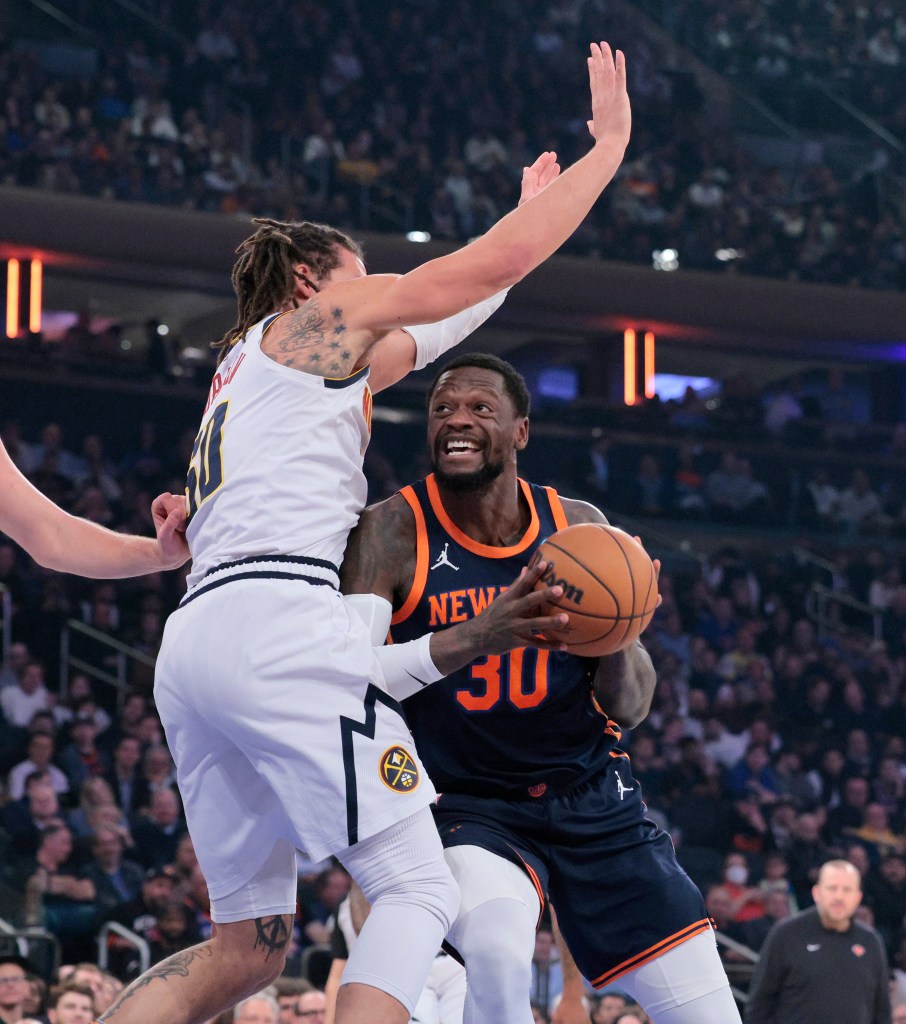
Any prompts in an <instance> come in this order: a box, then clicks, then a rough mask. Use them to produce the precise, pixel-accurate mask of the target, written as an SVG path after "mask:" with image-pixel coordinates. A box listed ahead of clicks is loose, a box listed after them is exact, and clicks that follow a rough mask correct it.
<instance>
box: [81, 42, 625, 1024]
mask: <svg viewBox="0 0 906 1024" xmlns="http://www.w3.org/2000/svg"><path fill="white" fill-rule="evenodd" d="M588 70H589V79H590V85H591V101H592V120H591V121H590V122H589V128H590V130H591V132H592V135H593V137H594V145H593V147H592V148H591V150H590V151H589V153H587V154H586V155H585V156H584V157H582V158H581V159H580V160H579V161H577V162H576V163H575V164H574V165H573V166H572V167H570V168H569V169H568V170H567V171H565V172H564V173H563V174H562V175H561V176H559V177H556V176H555V171H554V169H553V168H552V167H551V166H550V164H551V158H550V156H548V157H546V158H544V159H543V160H542V163H541V164H536V170H537V171H538V172H539V173H543V174H545V176H547V177H554V180H552V181H551V182H550V184H548V185H547V187H546V188H543V189H541V191H540V192H538V194H537V195H535V196H534V198H532V199H531V200H530V201H529V202H527V203H525V204H523V205H522V206H520V207H519V208H518V209H516V210H514V211H513V212H512V213H510V214H508V215H507V216H506V217H504V218H503V219H502V220H501V221H500V222H499V223H498V224H496V225H495V226H494V227H493V228H492V229H491V230H490V231H488V232H487V234H485V235H483V236H482V237H480V238H478V239H477V240H475V241H474V242H472V243H471V244H470V245H469V246H468V247H466V248H464V249H462V250H460V251H458V252H455V253H452V254H451V255H448V256H444V257H442V258H440V259H437V260H433V261H431V262H429V263H426V264H424V265H423V266H421V267H418V268H416V269H415V270H413V271H412V272H411V273H409V274H406V275H404V276H402V277H396V276H391V275H376V276H373V277H366V276H365V269H364V266H363V264H362V260H361V255H360V252H359V250H358V247H357V246H356V245H355V243H354V242H352V241H351V240H350V239H348V238H347V237H346V236H345V235H343V234H341V233H340V232H338V231H334V230H333V229H330V228H326V227H323V226H320V225H310V224H296V225H281V224H276V223H275V222H273V221H264V222H259V223H261V228H260V230H259V231H258V232H257V233H256V234H255V235H253V236H252V237H251V238H250V239H248V240H247V241H246V242H245V243H244V244H243V246H241V248H240V256H239V259H238V261H237V263H236V266H235V268H234V272H233V283H234V286H235V288H236V291H237V295H238V300H239V310H238V312H239V316H238V322H237V324H236V327H235V328H234V330H233V331H231V332H230V334H229V335H228V336H227V338H226V339H224V345H223V347H224V358H223V361H222V362H221V365H220V369H219V371H218V373H217V374H216V376H215V378H214V382H213V384H212V386H211V391H210V395H209V399H208V405H207V408H206V410H205V413H204V416H203V418H202V423H201V429H200V430H199V433H198V437H197V440H196V445H195V451H194V454H193V458H192V462H191V466H190V469H189V475H188V503H189V517H190V518H189V525H188V527H187V536H188V539H189V547H190V548H191V550H192V555H193V558H194V566H193V572H192V575H191V576H190V578H189V589H188V592H187V594H186V597H185V599H184V600H183V602H182V605H181V607H180V609H179V610H177V611H176V612H174V614H173V615H172V616H171V617H170V619H169V621H168V623H167V627H166V631H165V634H164V639H163V644H162V647H161V652H160V656H159V658H158V663H157V677H156V681H155V697H156V700H157V705H158V710H159V712H160V715H161V718H162V720H163V723H164V727H165V729H166V732H167V738H168V741H169V744H170V747H171V750H172V752H173V755H174V757H175V760H176V763H177V771H178V782H179V787H180V791H181V793H182V797H183V801H184V804H185V810H186V817H187V819H188V822H189V828H190V832H191V833H192V837H193V839H194V842H195V848H196V852H197V854H198V860H199V863H200V864H201V867H202V869H203V871H204V874H205V877H206V879H207V882H208V889H209V892H210V895H211V913H212V917H213V919H214V921H215V923H216V927H215V932H214V935H213V936H212V938H211V939H210V940H209V941H208V942H205V943H202V944H201V945H198V946H194V947H192V948H190V949H187V950H185V951H183V952H181V953H177V954H175V955H174V956H172V957H170V958H169V959H167V960H165V961H163V962H162V963H160V964H158V965H157V966H156V967H154V968H152V969H151V970H150V971H149V972H147V973H146V974H144V975H143V976H142V977H141V978H139V979H138V980H137V981H136V982H134V983H133V984H132V985H131V986H130V987H129V988H128V989H127V990H126V991H125V992H124V993H123V995H122V996H121V997H120V998H119V999H118V1000H117V1002H115V1003H114V1004H113V1006H112V1007H110V1008H109V1009H108V1010H107V1011H106V1012H105V1014H104V1015H103V1016H102V1018H101V1019H102V1020H103V1021H113V1022H115V1024H158V1022H159V1024H190V1022H198V1021H205V1020H207V1019H208V1018H210V1017H211V1016H213V1015H215V1014H216V1013H218V1012H220V1011H221V1010H223V1009H224V1008H226V1007H228V1006H230V1005H232V1004H234V1003H236V1002H237V1001H239V1000H240V999H242V998H243V997H245V996H246V995H248V994H250V993H252V992H255V991H258V990H260V989H261V988H262V987H264V986H265V985H267V984H269V983H270V982H271V981H272V980H273V979H274V978H275V977H277V976H278V975H279V974H280V973H281V971H282V969H283V965H284V960H285V956H286V949H287V945H288V941H289V929H290V923H291V920H292V913H293V911H294V908H295V902H296V873H295V851H294V848H295V847H298V848H301V849H304V850H305V851H306V853H307V854H308V856H309V857H310V858H312V859H314V860H318V859H321V858H323V857H326V856H327V855H329V854H335V855H336V856H337V857H338V858H339V859H340V860H341V861H342V863H343V864H344V865H345V866H346V867H347V868H348V869H349V871H350V873H351V874H352V875H353V877H354V878H355V879H356V881H357V882H358V883H359V885H360V886H361V888H362V890H363V892H364V893H365V895H366V897H367V898H368V900H369V902H370V903H371V905H372V911H371V915H370V916H369V918H368V921H367V922H366V924H365V927H364V928H363V930H362V933H361V935H360V936H359V938H358V941H357V942H356V944H355V947H354V949H353V950H352V952H351V955H350V958H349V962H348V964H347V968H346V971H345V973H344V976H343V984H342V986H341V988H340V992H339V995H338V999H337V1014H336V1021H337V1024H403V1022H404V1021H406V1020H407V1019H408V1017H409V1015H410V1013H411V1011H412V1008H413V1006H414V1004H415V1001H416V999H417V998H418V995H419V993H420V992H421V989H422V986H423V984H424V981H425V978H426V976H427V974H428V970H429V968H430V966H431V963H432V961H433V959H434V956H435V953H436V952H437V949H438V948H439V946H440V943H441V940H442V938H443V936H444V935H445V933H446V931H447V929H448V927H449V925H450V923H451V921H452V920H453V918H454V917H455V916H456V912H457V909H458V890H457V888H456V885H455V883H454V882H453V879H452V876H451V874H450V872H449V869H448V868H447V867H446V864H445V862H444V858H443V854H442V851H441V847H440V841H439V838H438V835H437V832H436V830H435V828H434V826H433V823H432V817H431V814H430V811H429V809H428V808H429V804H430V803H431V802H432V801H433V799H434V790H433V788H432V786H431V782H430V780H429V779H428V778H427V777H426V776H425V773H424V771H423V769H422V767H421V765H420V763H419V761H418V759H417V756H416V754H415V748H414V745H413V743H412V739H411V735H410V734H409V731H408V729H407V727H406V725H405V723H404V720H403V718H402V715H401V712H400V709H399V706H398V705H397V704H396V702H395V701H394V700H393V699H392V698H391V697H390V696H389V695H388V694H387V692H386V690H385V689H384V688H383V677H382V673H381V669H380V666H379V663H378V661H377V658H376V657H375V655H374V653H373V651H372V648H371V638H370V634H369V632H368V629H367V628H366V627H365V625H364V624H363V623H362V622H361V621H360V620H359V619H358V617H357V616H356V615H355V613H352V614H351V616H350V614H348V613H347V610H346V606H345V604H344V602H343V600H342V598H341V596H340V594H339V591H338V589H337V588H338V583H339V576H338V570H337V568H336V567H337V566H338V564H339V563H340V561H341V559H342V557H343V552H344V548H345V545H346V539H347V535H348V533H349V530H350V529H351V528H352V527H353V526H354V525H355V523H356V520H357V517H358V513H359V511H360V509H361V508H362V507H363V506H364V503H365V480H364V476H363V474H362V457H363V453H364V450H365V446H366V445H367V443H368V433H369V429H368V428H369V413H370V398H371V391H372V390H379V389H381V388H385V387H387V386H389V385H390V384H392V383H394V382H395V381H397V380H399V379H400V378H401V377H403V376H404V375H405V374H406V373H407V372H409V371H410V370H412V369H413V368H419V367H421V366H424V365H426V364H427V363H428V362H429V361H431V360H432V359H434V358H436V356H437V355H439V354H440V352H442V351H444V350H445V349H447V348H449V347H450V346H452V345H453V344H456V343H457V342H458V341H459V340H461V338H462V337H464V336H465V334H466V333H468V332H469V331H470V330H471V329H473V328H474V327H475V326H476V325H477V323H480V322H481V321H482V320H483V319H484V318H485V317H486V316H487V315H489V312H490V311H491V310H492V309H493V308H495V307H496V305H497V304H499V301H500V296H499V293H500V292H501V290H505V289H507V288H508V287H509V286H511V285H512V284H514V283H516V282H517V281H519V280H521V279H522V278H523V277H524V276H525V275H526V274H528V273H529V272H530V271H531V270H533V269H534V268H535V267H536V266H538V265H539V264H540V263H541V262H542V261H544V260H545V259H547V257H548V256H550V255H551V254H552V253H553V252H555V251H556V250H557V249H558V248H559V246H560V245H561V244H562V243H563V242H564V241H566V239H568V238H569V237H570V235H572V233H573V232H574V231H575V230H576V229H577V228H578V226H579V225H580V224H581V222H582V221H583V219H584V218H585V216H586V215H587V214H588V212H589V210H590V209H591V207H592V205H593V204H594V202H595V200H596V199H597V197H598V196H599V195H600V193H601V191H602V190H603V188H604V187H605V186H606V185H607V183H608V182H609V181H610V180H611V178H612V177H613V175H614V173H615V172H616V170H617V168H618V166H619V164H620V162H621V160H622V158H623V153H624V151H625V148H626V145H627V143H628V140H629V131H630V110H629V100H628V97H627V94H626V69H625V62H624V60H623V56H622V54H619V53H618V54H617V55H616V59H614V57H613V56H612V54H611V51H610V48H609V47H608V46H607V45H606V44H603V43H602V44H601V45H600V46H599V45H597V44H592V46H591V53H590V56H589V59H588ZM494 296H497V299H496V300H494V301H491V300H492V297H494ZM464 311H465V312H464ZM406 324H417V325H432V326H428V327H424V326H420V327H419V328H418V330H417V331H415V335H414V336H413V334H410V333H408V332H407V331H405V330H403V329H402V328H403V327H404V325H406ZM532 582H533V580H532ZM539 593H540V595H541V600H543V599H544V598H545V597H547V596H550V590H548V591H541V592H539ZM526 601H527V602H529V603H531V602H532V601H534V602H535V603H538V598H537V597H527V598H526ZM556 621H558V620H554V619H544V618H539V620H538V622H539V628H541V629H543V628H544V627H545V625H547V627H548V628H549V627H551V626H552V625H554V624H555V622H556ZM501 1024H503V1022H501Z"/></svg>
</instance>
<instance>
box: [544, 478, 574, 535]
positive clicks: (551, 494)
mask: <svg viewBox="0 0 906 1024" xmlns="http://www.w3.org/2000/svg"><path fill="white" fill-rule="evenodd" d="M544 489H545V491H547V500H548V501H549V502H550V503H551V513H552V514H553V517H554V526H556V527H557V529H558V530H565V529H566V527H567V526H569V522H568V521H567V518H566V512H565V511H564V509H563V503H562V502H561V501H560V495H559V494H557V492H556V491H555V490H554V489H553V487H545V488H544Z"/></svg>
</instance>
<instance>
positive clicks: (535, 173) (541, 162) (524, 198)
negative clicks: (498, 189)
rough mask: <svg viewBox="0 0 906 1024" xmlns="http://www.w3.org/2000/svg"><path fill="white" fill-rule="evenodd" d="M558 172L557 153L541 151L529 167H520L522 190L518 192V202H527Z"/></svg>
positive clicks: (548, 183)
mask: <svg viewBox="0 0 906 1024" xmlns="http://www.w3.org/2000/svg"><path fill="white" fill-rule="evenodd" d="M559 173H560V165H559V164H558V163H557V154H556V153H554V152H552V151H550V152H547V153H542V154H541V156H539V157H538V159H537V160H536V161H535V162H534V163H533V164H532V166H531V167H523V168H522V190H521V191H520V193H519V203H518V204H517V205H519V206H522V204H523V203H527V202H528V201H529V200H530V199H534V198H535V196H536V195H538V193H539V192H541V191H543V190H544V189H546V188H547V186H548V185H550V183H551V182H552V181H553V180H554V179H555V178H556V177H557V175H558V174H559Z"/></svg>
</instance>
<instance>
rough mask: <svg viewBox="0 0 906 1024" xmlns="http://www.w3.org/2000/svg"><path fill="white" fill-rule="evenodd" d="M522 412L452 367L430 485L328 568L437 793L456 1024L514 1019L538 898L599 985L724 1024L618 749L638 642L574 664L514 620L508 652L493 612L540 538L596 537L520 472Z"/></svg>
mask: <svg viewBox="0 0 906 1024" xmlns="http://www.w3.org/2000/svg"><path fill="white" fill-rule="evenodd" d="M528 412H529V395H528V391H527V389H526V387H525V383H524V381H523V380H522V378H521V377H520V375H519V374H518V373H517V372H516V371H515V370H514V369H513V367H511V366H510V365H509V364H508V363H505V362H503V361H502V360H499V359H497V358H496V357H494V356H482V355H464V356H461V357H459V358H458V359H454V360H453V361H452V362H451V363H448V364H447V366H446V367H445V368H444V370H443V371H442V372H441V373H440V374H439V376H438V377H437V378H436V380H435V381H434V384H433V385H432V387H431V389H430V391H429V395H428V444H429V449H430V455H431V460H432V465H433V468H434V472H433V473H432V474H431V475H430V476H428V477H427V479H425V480H422V481H420V482H418V483H416V484H413V485H411V486H409V487H405V488H403V489H402V490H401V491H400V492H399V493H398V494H396V495H394V496H393V497H392V498H389V499H388V500H386V501H384V502H381V503H380V504H377V505H375V506H372V507H371V508H369V509H366V511H365V513H364V514H363V515H362V517H361V518H360V521H359V525H358V527H357V528H356V530H355V531H353V534H352V536H351V538H350V543H349V545H348V547H347V554H346V559H345V561H344V564H343V567H342V576H343V590H344V592H345V593H347V595H349V596H348V597H347V600H348V601H349V602H350V604H351V605H352V607H354V608H356V609H357V610H359V612H360V614H361V616H362V617H363V619H365V620H366V622H367V623H368V624H369V625H370V626H371V627H372V636H373V638H375V639H376V640H377V638H378V637H380V636H381V635H382V634H381V631H382V630H386V627H387V626H389V627H390V635H391V638H392V641H393V643H392V644H391V645H388V646H387V647H385V648H383V649H382V653H379V657H380V660H381V663H382V665H383V666H384V674H385V678H386V680H387V683H388V686H389V687H390V692H391V693H392V694H394V695H395V696H396V697H397V698H398V699H401V700H402V701H403V707H404V709H405V712H406V717H407V719H408V721H409V724H410V726H411V728H412V732H413V735H414V737H415V741H416V747H417V749H418V751H419V754H420V756H421V758H422V760H423V763H424V765H425V767H426V768H427V770H428V772H429V774H430V776H431V778H432V781H433V782H434V784H435V786H436V788H437V790H438V792H439V793H440V794H441V796H440V797H439V799H438V802H437V804H436V807H435V819H436V823H437V826H438V830H439V832H440V835H441V839H442V842H443V844H444V847H445V854H446V857H447V861H448V863H449V864H450V867H451V869H452V871H453V875H454V877H455V878H456V879H457V881H458V882H459V885H460V891H461V897H462V903H461V907H460V911H459V915H458V917H457V920H456V921H455V923H454V925H453V927H452V928H451V930H450V932H449V933H448V941H449V943H450V945H451V946H452V947H453V948H454V949H455V950H457V951H458V952H459V954H460V955H461V956H462V958H463V959H464V962H465V965H466V972H467V976H468V995H467V998H466V1008H465V1014H464V1022H465V1024H501V1022H504V1021H505V1022H506V1024H531V1021H532V1013H531V1008H530V1006H529V982H530V971H531V960H532V950H533V939H534V931H535V927H536V924H537V920H538V916H539V913H540V912H541V910H542V907H543V905H544V901H545V899H546V898H547V897H549V898H550V900H551V902H552V903H553V905H554V907H555V908H556V912H557V918H558V921H559V925H560V929H561V930H562V933H563V936H564V938H565V940H566V943H567V944H568V947H569V950H570V952H571V953H572V955H573V957H574V959H575V962H576V964H577V965H578V967H579V969H580V970H581V972H582V974H583V975H584V976H585V977H586V978H588V979H589V980H590V981H591V983H592V984H593V985H594V986H595V987H598V988H604V987H606V986H609V985H611V984H614V983H616V984H618V986H619V987H620V988H622V989H625V990H627V991H628V992H629V993H630V994H631V995H632V996H633V997H634V998H635V999H636V1000H637V1001H638V1002H639V1003H640V1004H641V1005H642V1006H643V1007H644V1008H645V1009H646V1011H647V1012H648V1013H649V1014H651V1015H652V1017H653V1018H654V1019H655V1020H657V1022H658V1024H733V1022H734V1021H736V1022H738V1021H739V1019H740V1018H739V1013H738V1011H737V1008H736V1005H735V1002H734V1000H733V997H732V995H731V992H730V988H729V984H728V982H727V978H726V975H725V973H724V970H723V967H722V966H721V963H720V959H719V957H718V954H717V948H716V944H715V940H714V935H713V932H712V927H711V924H710V921H709V919H708V915H707V912H706V911H705V906H704V902H703V900H702V897H701V894H700V893H699V891H698V889H697V888H696V887H695V885H694V884H693V883H692V882H691V880H690V879H689V878H688V876H687V875H686V874H685V872H684V871H683V870H682V868H681V867H680V866H679V864H678V863H677V860H676V857H675V854H674V851H673V844H672V842H671V840H670V837H669V836H668V835H667V834H666V833H664V832H661V831H660V830H659V829H658V828H657V827H656V826H655V825H654V824H653V823H652V822H651V821H649V820H647V819H646V817H645V805H644V804H643V802H642V795H641V792H640V787H639V784H638V782H637V781H636V780H634V779H633V776H632V766H631V764H630V762H629V758H628V757H627V755H626V754H625V753H623V752H622V751H621V750H620V748H619V746H618V743H619V740H620V735H621V730H622V729H623V728H625V727H632V726H634V725H636V724H638V723H639V722H640V721H641V720H642V719H643V718H644V717H645V716H646V714H647V713H648V709H649V706H650V702H651V698H652V695H653V692H654V686H655V675H654V670H653V668H652V665H651V661H650V659H649V657H648V655H647V653H646V652H645V650H644V648H643V646H642V644H641V643H639V642H636V643H634V644H632V645H631V646H629V647H628V648H627V649H626V650H624V651H622V652H620V653H617V654H614V655H610V656H608V657H603V658H600V659H590V658H581V657H578V656H574V655H571V654H570V653H569V652H568V650H564V649H559V650H558V649H550V645H545V644H541V643H540V641H538V640H533V639H532V633H536V632H537V631H538V628H539V627H538V623H537V621H536V622H534V623H533V622H532V621H531V619H529V621H528V622H527V623H526V634H525V635H526V639H527V641H528V643H527V645H526V646H525V647H524V648H521V649H514V650H510V651H509V653H506V643H510V636H511V633H510V631H511V630H512V628H513V622H512V620H511V616H510V611H511V608H510V607H509V603H508V599H509V598H510V593H509V592H508V593H507V594H506V596H504V597H500V596H499V595H501V593H503V592H504V591H505V589H506V588H507V585H508V584H509V583H510V581H511V580H514V579H518V578H519V573H520V571H521V570H524V569H525V567H526V566H528V564H529V562H530V560H531V557H532V554H533V553H534V551H535V550H536V549H537V547H538V546H539V544H540V543H541V541H542V540H543V539H544V538H545V537H546V536H548V535H550V534H551V533H553V532H555V531H556V530H558V529H561V528H563V527H564V526H566V525H571V524H574V523H581V522H597V523H603V522H606V520H605V518H604V516H603V515H602V513H601V512H599V511H598V510H597V509H596V508H594V507H592V506H591V505H588V504H586V503H584V502H580V501H570V500H567V499H565V498H561V497H560V496H559V495H558V494H557V493H556V492H555V491H554V490H553V489H551V488H548V487H539V486H537V485H535V484H529V483H526V482H525V481H524V480H521V479H520V478H519V477H518V474H517V467H516V457H517V453H518V452H519V451H520V450H522V449H523V448H524V447H525V446H526V444H527V442H528V435H529V423H528ZM517 586H518V585H517ZM498 604H499V608H498V607H497V606H498ZM501 633H502V634H503V635H505V636H506V641H505V642H502V639H501V635H499V634H501ZM536 643H538V644H540V647H536V646H534V645H535V644H536ZM580 995H581V988H579V990H578V992H576V991H575V988H574V989H573V991H572V992H571V993H570V994H568V995H567V998H568V999H569V998H572V999H574V1000H577V999H578V998H580ZM566 1010H567V1008H566V1007H564V1008H561V1011H560V1012H561V1013H563V1014H564V1019H565V1014H566ZM572 1012H573V1013H574V1014H578V1015H581V1013H582V1012H584V1011H581V1008H580V1007H578V1006H574V1007H572ZM573 1019H576V1018H575V1017H574V1018H573ZM578 1019H581V1016H579V1018H578Z"/></svg>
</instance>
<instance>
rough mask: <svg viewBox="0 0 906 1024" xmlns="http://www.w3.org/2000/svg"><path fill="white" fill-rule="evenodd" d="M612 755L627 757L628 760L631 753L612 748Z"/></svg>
mask: <svg viewBox="0 0 906 1024" xmlns="http://www.w3.org/2000/svg"><path fill="white" fill-rule="evenodd" d="M610 756H611V757H625V758H626V760H627V761H628V760H629V754H627V753H626V751H625V750H611V751H610Z"/></svg>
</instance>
